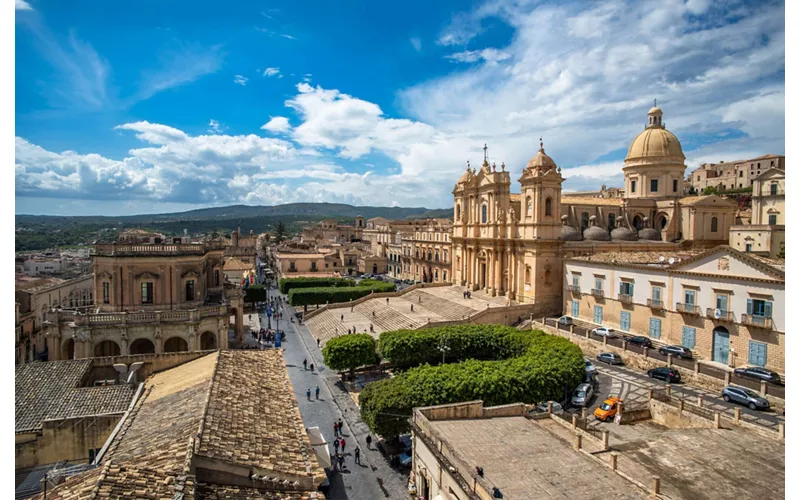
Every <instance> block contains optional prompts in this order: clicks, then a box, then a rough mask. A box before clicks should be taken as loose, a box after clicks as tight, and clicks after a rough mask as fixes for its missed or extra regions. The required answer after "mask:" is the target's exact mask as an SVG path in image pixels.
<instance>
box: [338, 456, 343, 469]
mask: <svg viewBox="0 0 800 500" xmlns="http://www.w3.org/2000/svg"><path fill="white" fill-rule="evenodd" d="M339 470H340V471H342V470H344V455H339Z"/></svg>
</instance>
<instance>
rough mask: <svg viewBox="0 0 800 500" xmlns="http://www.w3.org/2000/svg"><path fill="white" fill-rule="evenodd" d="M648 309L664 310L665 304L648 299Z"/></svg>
mask: <svg viewBox="0 0 800 500" xmlns="http://www.w3.org/2000/svg"><path fill="white" fill-rule="evenodd" d="M647 307H649V308H650V309H664V302H663V301H661V300H656V299H647Z"/></svg>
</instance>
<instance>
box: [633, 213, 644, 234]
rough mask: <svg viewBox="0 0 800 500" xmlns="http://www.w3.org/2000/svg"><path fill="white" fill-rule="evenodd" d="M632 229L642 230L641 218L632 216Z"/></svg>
mask: <svg viewBox="0 0 800 500" xmlns="http://www.w3.org/2000/svg"><path fill="white" fill-rule="evenodd" d="M633 227H634V229H636V230H637V231H638V230H639V229H641V228H642V218H641V217H639V216H638V215H634V216H633Z"/></svg>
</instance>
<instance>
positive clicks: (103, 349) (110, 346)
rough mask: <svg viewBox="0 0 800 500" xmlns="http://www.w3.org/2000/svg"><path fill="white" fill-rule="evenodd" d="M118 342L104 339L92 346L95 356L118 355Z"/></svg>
mask: <svg viewBox="0 0 800 500" xmlns="http://www.w3.org/2000/svg"><path fill="white" fill-rule="evenodd" d="M119 354H120V350H119V344H117V343H116V342H114V341H113V340H104V341H102V342H100V343H98V344H95V346H94V355H95V357H100V356H119Z"/></svg>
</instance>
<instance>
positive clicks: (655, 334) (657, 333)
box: [650, 318, 661, 339]
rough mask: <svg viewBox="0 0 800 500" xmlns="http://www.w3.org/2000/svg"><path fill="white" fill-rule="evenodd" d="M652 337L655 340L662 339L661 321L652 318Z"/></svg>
mask: <svg viewBox="0 0 800 500" xmlns="http://www.w3.org/2000/svg"><path fill="white" fill-rule="evenodd" d="M650 336H651V337H652V338H654V339H659V338H661V319H660V318H650Z"/></svg>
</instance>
